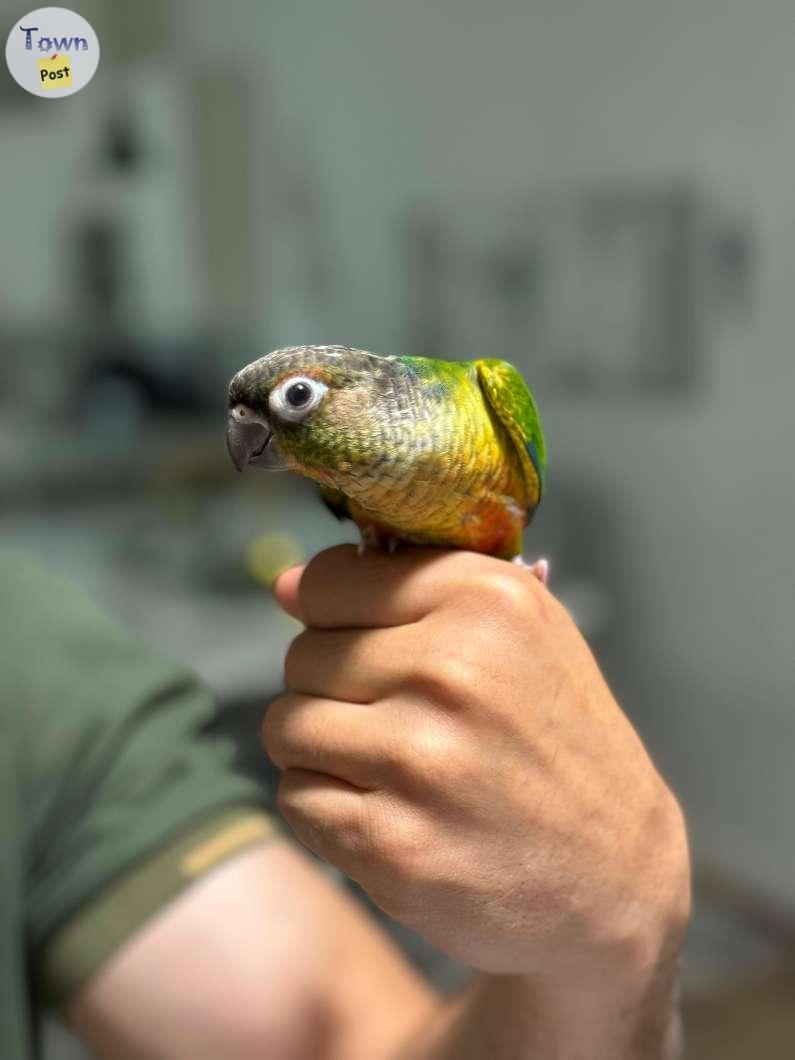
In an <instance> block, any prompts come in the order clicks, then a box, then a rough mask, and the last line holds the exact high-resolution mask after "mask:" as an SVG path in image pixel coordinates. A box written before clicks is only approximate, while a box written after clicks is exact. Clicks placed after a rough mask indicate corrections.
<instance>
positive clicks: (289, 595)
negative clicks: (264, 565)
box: [273, 565, 305, 622]
mask: <svg viewBox="0 0 795 1060" xmlns="http://www.w3.org/2000/svg"><path fill="white" fill-rule="evenodd" d="M304 569H305V568H304V566H303V565H301V566H298V567H290V568H288V569H287V570H286V571H283V572H282V573H281V574H280V575H279V577H278V578H277V579H276V581H275V582H274V583H273V595H274V596H275V597H276V602H277V603H278V605H279V607H281V608H282V610H284V611H286V612H287V614H288V615H291V616H292V617H293V618H297V619H298V621H299V622H303V620H304V616H303V614H302V613H301V603H300V600H299V599H298V586H299V585H300V583H301V578H302V576H303V573H304Z"/></svg>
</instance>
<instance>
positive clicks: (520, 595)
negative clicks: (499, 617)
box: [473, 562, 531, 615]
mask: <svg viewBox="0 0 795 1060" xmlns="http://www.w3.org/2000/svg"><path fill="white" fill-rule="evenodd" d="M473 588H474V590H475V592H476V594H477V599H478V600H479V601H480V602H481V604H482V605H483V606H485V607H487V608H488V609H489V610H490V611H493V612H495V613H497V614H506V613H507V614H510V615H516V614H520V613H522V612H523V611H525V610H526V608H527V606H528V602H529V600H530V599H531V593H530V591H529V587H528V585H527V582H526V580H525V579H524V578H522V577H521V575H520V572H518V571H514V570H513V569H512V568H511V567H510V565H509V564H507V563H505V562H503V563H502V565H501V568H500V569H495V568H491V569H490V570H489V571H488V572H485V571H484V572H483V574H482V575H481V576H480V577H479V578H478V579H477V582H476V585H475V586H473Z"/></svg>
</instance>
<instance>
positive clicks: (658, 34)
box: [178, 0, 795, 900]
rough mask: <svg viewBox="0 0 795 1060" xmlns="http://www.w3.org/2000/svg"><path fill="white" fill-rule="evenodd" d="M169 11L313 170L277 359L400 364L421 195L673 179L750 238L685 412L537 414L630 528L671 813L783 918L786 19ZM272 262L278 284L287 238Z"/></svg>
mask: <svg viewBox="0 0 795 1060" xmlns="http://www.w3.org/2000/svg"><path fill="white" fill-rule="evenodd" d="M179 10H180V11H181V14H182V19H181V30H180V33H179V34H178V46H179V47H180V49H181V50H182V54H183V56H190V57H191V61H192V62H194V63H195V64H198V65H199V66H200V65H201V63H202V62H203V61H205V60H208V59H210V58H212V59H214V60H217V59H218V58H219V56H223V55H229V56H230V57H232V58H233V59H234V62H235V63H236V64H237V65H238V67H239V68H245V69H246V70H247V73H248V75H249V78H250V80H249V84H250V89H251V92H252V93H253V94H254V96H255V98H259V97H260V95H261V97H262V98H261V102H262V107H263V108H264V109H265V110H267V111H269V112H271V111H273V112H274V113H276V114H277V115H278V126H279V128H280V129H282V130H286V132H285V133H284V135H285V137H286V138H285V139H283V140H282V144H285V143H287V142H288V141H289V143H293V144H294V143H300V144H302V145H303V146H302V148H301V152H299V153H298V154H294V155H293V156H292V158H293V163H294V165H295V167H296V168H295V169H294V170H293V171H292V178H294V179H298V177H299V176H301V177H302V179H304V180H306V181H307V182H310V183H311V184H312V186H313V187H314V188H315V189H316V196H317V200H318V202H319V208H320V211H321V213H322V215H323V216H324V223H325V226H326V229H325V235H326V238H327V243H326V249H325V250H324V251H323V252H324V253H326V252H327V251H328V248H330V260H331V273H332V276H333V283H332V287H331V292H330V294H329V297H328V298H327V300H326V301H325V302H317V303H312V304H310V305H307V306H306V307H305V313H304V316H303V318H302V316H301V314H300V313H294V314H292V315H290V314H288V315H287V317H286V318H285V320H284V321H280V320H279V319H278V314H277V316H276V319H274V318H273V317H272V318H271V320H270V323H271V325H272V326H271V327H270V328H269V329H268V330H269V333H270V334H271V337H272V340H273V342H274V343H279V342H282V341H284V342H288V341H289V342H304V341H306V342H309V341H313V340H323V341H335V342H346V343H352V344H356V345H362V346H365V347H369V348H372V349H375V350H382V351H388V350H399V349H401V348H403V346H404V343H405V341H406V334H407V328H406V319H405V313H406V304H405V292H406V277H405V275H404V262H403V259H402V250H403V248H402V244H401V240H400V225H401V222H402V221H404V220H405V218H406V216H407V212H408V210H409V209H410V207H411V206H412V205H414V204H416V203H417V202H418V201H422V200H423V199H426V198H436V197H439V196H444V195H450V196H466V195H468V194H470V193H482V192H483V191H484V190H486V191H487V192H488V193H490V194H491V195H493V196H495V197H499V196H500V195H502V194H503V193H505V194H508V193H513V192H517V191H524V190H526V189H529V188H534V187H536V186H545V187H548V186H549V185H550V184H552V185H554V184H555V183H556V182H558V181H565V182H571V181H583V182H587V181H591V180H601V179H611V178H621V179H622V180H626V179H633V178H637V179H638V180H644V179H646V178H649V179H652V180H660V179H663V180H664V179H668V178H681V177H684V178H689V179H692V180H693V181H694V182H696V184H697V185H698V187H700V188H701V189H702V190H703V191H704V193H705V194H707V195H709V196H711V197H714V198H716V199H718V200H722V201H725V202H728V203H729V204H735V203H739V204H742V207H743V209H744V210H745V211H746V212H747V214H748V216H749V218H750V220H751V223H752V224H753V226H754V230H755V236H756V238H755V250H756V254H757V259H756V274H755V290H754V299H753V306H752V311H751V313H750V314H749V315H746V316H744V315H743V314H742V313H737V314H736V315H732V314H728V315H723V316H722V317H720V318H719V319H715V320H712V321H708V326H707V327H706V329H705V331H704V335H703V338H704V343H703V349H702V356H703V359H704V365H703V370H702V380H703V381H702V384H701V386H700V387H699V388H698V389H697V390H696V391H694V392H693V393H692V394H689V395H685V396H684V397H676V398H675V399H673V398H667V397H664V396H659V397H649V398H647V397H644V396H639V397H638V399H637V400H633V401H628V400H626V399H625V400H623V401H620V400H616V401H613V402H611V401H610V400H609V399H604V398H592V399H588V400H586V399H573V398H569V399H566V398H562V397H560V396H559V395H558V396H555V395H551V394H550V395H544V394H543V393H542V395H541V397H542V400H543V411H544V413H545V423H546V425H547V428H548V433H549V438H550V449H551V453H552V466H551V483H552V485H551V488H552V489H554V482H555V479H556V469H559V470H565V471H566V473H568V474H573V475H574V476H578V477H580V478H581V479H587V480H588V481H590V482H592V483H593V485H594V486H595V487H596V488H598V489H599V490H603V491H604V494H605V496H606V497H607V498H608V499H609V501H610V503H611V504H613V505H615V510H616V511H617V512H618V513H619V520H618V521H619V525H620V528H621V529H620V537H621V541H620V548H621V550H622V553H623V554H624V557H625V559H624V568H625V577H626V583H627V595H626V597H625V601H626V602H625V605H624V606H625V607H626V612H625V613H623V614H621V615H619V622H620V623H621V624H622V636H623V637H624V641H625V644H626V648H627V652H626V658H627V665H626V667H625V669H624V671H623V672H620V673H619V674H617V675H616V678H615V679H616V684H617V687H618V688H619V690H620V692H621V694H622V697H623V699H624V702H625V703H626V706H627V708H628V709H629V711H630V712H631V714H632V715H633V717H634V718H635V719H636V721H637V723H638V725H639V727H640V728H641V731H642V732H643V733H644V735H645V736H646V737H647V738H648V739H649V741H650V743H651V746H652V747H653V749H654V751H655V753H656V755H657V757H658V759H659V760H660V761H661V763H662V764H663V766H664V768H665V769H666V771H667V773H668V774H669V776H671V778H672V779H673V780H674V782H675V783H676V785H677V786H678V788H679V790H680V791H681V793H682V794H683V796H684V799H685V801H686V804H687V806H688V810H689V815H690V820H691V827H692V829H693V832H694V835H695V837H696V839H697V841H698V844H699V850H700V852H701V853H702V855H705V856H707V857H714V858H716V859H718V860H719V861H720V862H721V863H722V864H724V865H725V866H726V867H728V868H731V869H732V870H733V871H735V872H736V873H737V874H739V875H740V876H742V877H744V878H746V879H748V880H749V881H754V882H757V883H758V884H760V885H762V886H764V887H765V888H766V889H768V890H771V891H772V892H773V893H774V894H776V895H778V896H780V897H781V898H783V899H787V900H790V899H791V898H792V881H793V878H795V843H793V842H792V825H791V805H792V802H793V799H794V798H795V777H793V771H792V767H791V758H792V747H793V743H794V742H795V711H793V693H795V649H794V643H793V642H795V573H794V571H795V564H793V545H794V544H795V533H794V532H793V531H794V530H795V489H793V470H792V462H793V455H794V454H795V445H794V444H793V419H794V418H793V410H792V405H793V393H795V357H793V352H792V335H793V333H794V332H795V296H794V292H793V286H795V136H793V126H792V99H793V97H795V64H793V62H792V41H793V33H792V30H793V22H792V6H791V4H790V3H788V2H783V0H761V2H759V3H757V4H754V5H748V4H746V3H741V2H738V0H689V2H683V0H677V2H674V3H669V4H665V5H661V4H651V3H638V2H637V0H602V2H601V3H598V4H593V3H584V2H574V0H571V2H565V3H560V2H559V0H536V2H534V3H533V4H528V3H525V2H519V0H517V2H511V0H498V2H495V3H492V4H489V5H484V4H482V3H475V2H474V0H437V2H436V3H434V4H432V5H428V4H422V3H419V2H418V0H403V2H402V3H400V4H372V3H369V2H366V0H338V2H337V3H335V4H301V3H299V4H295V3H291V2H288V0H280V2H276V3H270V4H267V5H262V4H259V3H257V2H255V0H248V2H241V3H237V4H235V5H233V7H232V8H231V9H230V7H229V6H228V5H218V4H215V3H213V2H211V0H191V2H190V3H188V0H182V3H181V6H180V7H179ZM281 161H283V160H279V159H271V160H270V162H269V164H270V165H278V164H280V163H281ZM263 179H268V174H267V172H263ZM252 223H256V219H255V218H254V219H252ZM320 249H321V248H318V253H320ZM272 250H273V253H274V255H275V264H276V272H277V273H278V270H279V242H278V240H276V241H275V242H274V243H273V244H272ZM284 260H285V264H287V263H289V260H290V259H289V256H288V257H286V258H285V259H284ZM275 282H276V283H277V286H278V282H279V281H278V278H277V280H276V281H275ZM302 319H303V322H304V325H305V327H304V329H303V330H301V329H300V327H299V325H300V324H301V321H302ZM413 352H419V351H413ZM425 352H427V351H425ZM478 352H482V351H461V353H462V355H470V354H475V353H478ZM488 352H489V353H491V354H492V355H497V354H500V355H506V356H510V355H511V352H512V351H510V350H491V351H488ZM592 530H593V533H594V534H595V535H599V534H600V533H602V532H603V528H602V527H600V526H598V525H596V526H594V527H593V528H592ZM612 544H613V545H615V542H613V543H612Z"/></svg>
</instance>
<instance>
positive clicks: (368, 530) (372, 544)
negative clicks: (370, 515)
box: [356, 526, 400, 556]
mask: <svg viewBox="0 0 795 1060" xmlns="http://www.w3.org/2000/svg"><path fill="white" fill-rule="evenodd" d="M359 530H360V532H361V535H362V539H361V541H360V542H359V544H358V545H357V546H356V551H357V553H358V554H359V555H360V556H363V555H364V554H365V552H366V551H367V549H368V548H378V549H386V551H387V552H389V553H390V554H391V553H392V552H394V551H395V550H396V549H397V547H398V546H399V545H400V538H399V537H395V535H394V534H386V533H384V531H383V530H379V529H378V527H376V526H360V527H359Z"/></svg>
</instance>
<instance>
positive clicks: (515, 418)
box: [474, 359, 547, 508]
mask: <svg viewBox="0 0 795 1060" xmlns="http://www.w3.org/2000/svg"><path fill="white" fill-rule="evenodd" d="M474 363H475V369H476V370H477V373H478V382H479V383H480V388H481V390H482V391H483V393H484V395H485V397H486V400H487V401H488V403H489V405H490V406H491V408H492V410H493V411H494V412H495V413H496V415H497V417H498V418H499V420H500V422H501V423H502V425H503V427H505V429H506V430H507V432H508V434H509V435H510V437H511V441H512V442H513V444H514V446H515V447H516V450H517V452H518V454H519V460H520V462H521V465H522V470H523V472H524V477H525V481H526V483H527V488H528V491H529V493H530V497H531V508H534V507H535V506H536V505H537V504H538V502H539V501H540V500H541V493H542V492H543V489H544V468H545V466H546V459H547V456H546V445H545V443H544V432H543V431H542V429H541V420H540V419H539V416H538V409H537V408H536V404H535V401H533V395H532V394H531V393H530V391H529V390H528V389H527V385H526V384H525V381H524V379H522V377H521V375H519V373H518V372H517V370H516V369H515V368H514V366H513V365H512V364H509V363H508V362H507V361H498V360H494V359H486V360H481V361H475V362H474Z"/></svg>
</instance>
